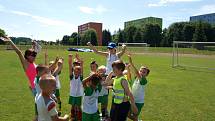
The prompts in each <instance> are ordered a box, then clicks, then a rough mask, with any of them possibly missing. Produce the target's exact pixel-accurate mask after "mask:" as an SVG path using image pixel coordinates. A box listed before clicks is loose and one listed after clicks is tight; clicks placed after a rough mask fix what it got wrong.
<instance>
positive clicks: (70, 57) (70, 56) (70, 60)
mask: <svg viewBox="0 0 215 121" xmlns="http://www.w3.org/2000/svg"><path fill="white" fill-rule="evenodd" d="M72 56H73V55H72V54H69V62H72Z"/></svg>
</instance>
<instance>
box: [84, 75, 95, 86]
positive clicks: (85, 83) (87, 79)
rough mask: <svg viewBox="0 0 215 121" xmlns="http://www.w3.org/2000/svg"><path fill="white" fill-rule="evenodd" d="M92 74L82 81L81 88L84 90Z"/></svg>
mask: <svg viewBox="0 0 215 121" xmlns="http://www.w3.org/2000/svg"><path fill="white" fill-rule="evenodd" d="M92 75H93V74H91V75H90V76H88V77H86V78H84V79H83V81H82V84H83V87H84V88H86V87H87V83H88V82H89V81H90V78H91V77H92Z"/></svg>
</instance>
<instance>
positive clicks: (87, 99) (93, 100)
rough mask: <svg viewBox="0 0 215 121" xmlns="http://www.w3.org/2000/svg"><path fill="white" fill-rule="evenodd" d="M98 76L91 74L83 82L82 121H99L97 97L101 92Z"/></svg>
mask: <svg viewBox="0 0 215 121" xmlns="http://www.w3.org/2000/svg"><path fill="white" fill-rule="evenodd" d="M100 80H101V77H100V76H99V74H96V73H94V74H92V75H90V76H89V77H87V78H86V79H84V80H83V87H84V97H83V113H82V121H100V119H99V115H98V112H97V111H98V96H99V92H100V91H101V86H99V82H100Z"/></svg>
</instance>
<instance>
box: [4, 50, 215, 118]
mask: <svg viewBox="0 0 215 121" xmlns="http://www.w3.org/2000/svg"><path fill="white" fill-rule="evenodd" d="M69 53H72V54H75V52H68V51H66V50H62V49H59V50H57V49H50V50H48V54H49V60H54V58H55V57H56V56H60V57H63V58H64V60H65V61H64V67H63V71H62V73H61V75H60V80H61V85H62V88H61V90H60V92H61V99H62V113H63V114H65V113H67V114H69V113H70V105H69V104H68V97H69V75H68V74H69V70H68V61H67V59H68V54H69ZM79 54H80V56H81V57H83V59H84V77H86V76H87V75H88V74H89V71H90V70H89V64H90V61H92V59H94V60H96V61H97V62H98V64H99V65H101V64H102V65H106V59H105V58H104V57H102V56H98V55H95V54H94V53H79ZM213 56H214V55H213ZM0 57H1V59H0V64H1V66H0V121H30V120H32V119H33V117H34V102H33V96H32V95H31V92H30V91H29V89H28V81H27V78H26V76H25V73H24V71H23V69H22V66H21V63H20V61H19V59H18V56H17V55H16V53H15V52H14V51H11V50H10V51H9V50H1V51H0ZM132 58H133V62H134V64H135V65H136V66H137V67H138V68H139V67H140V65H147V66H148V67H149V68H150V70H151V72H150V74H149V76H148V81H149V82H148V84H147V85H146V87H145V106H144V107H143V110H142V114H144V120H145V121H214V120H215V71H214V70H203V69H190V68H185V69H184V68H172V67H171V59H172V56H171V54H154V53H148V54H137V55H133V56H132ZM182 58H183V57H182ZM184 58H185V59H186V61H187V62H192V64H196V65H198V64H200V63H202V61H205V62H207V65H209V66H212V67H215V58H213V57H211V58H208V57H206V58H204V57H201V58H198V60H201V61H195V58H193V57H187V56H186V57H184ZM122 59H123V60H124V61H125V62H128V59H127V57H126V55H124V56H123V58H122ZM36 63H37V64H40V63H44V54H43V53H40V54H39V55H38V58H37V60H36ZM110 100H111V94H110V95H109V107H110V105H111V103H110V102H111V101H110Z"/></svg>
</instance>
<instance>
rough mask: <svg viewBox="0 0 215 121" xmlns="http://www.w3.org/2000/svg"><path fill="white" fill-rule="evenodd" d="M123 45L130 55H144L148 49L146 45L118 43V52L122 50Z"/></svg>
mask: <svg viewBox="0 0 215 121" xmlns="http://www.w3.org/2000/svg"><path fill="white" fill-rule="evenodd" d="M123 44H125V45H126V47H127V50H128V51H129V52H131V53H145V52H147V51H148V47H149V44H147V43H118V51H121V50H122V45H123Z"/></svg>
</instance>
